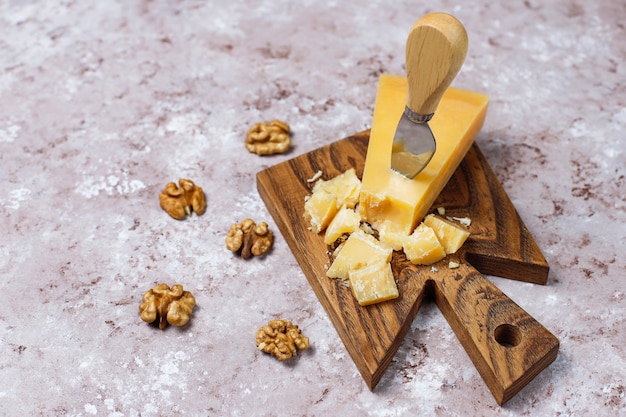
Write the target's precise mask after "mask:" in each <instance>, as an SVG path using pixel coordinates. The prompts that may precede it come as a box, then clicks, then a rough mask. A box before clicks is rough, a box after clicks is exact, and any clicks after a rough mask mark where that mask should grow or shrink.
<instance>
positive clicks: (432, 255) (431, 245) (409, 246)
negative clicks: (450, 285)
mask: <svg viewBox="0 0 626 417" xmlns="http://www.w3.org/2000/svg"><path fill="white" fill-rule="evenodd" d="M403 250H404V253H405V254H406V257H407V258H408V259H409V260H410V261H411V262H413V263H414V264H416V265H430V264H433V263H435V262H437V261H440V260H442V259H443V258H445V256H446V251H445V249H444V247H443V245H442V244H441V243H440V242H439V239H438V238H437V235H436V234H435V231H434V230H433V229H431V228H430V227H428V226H427V225H425V224H424V223H420V224H419V226H417V227H416V228H415V230H414V231H413V233H411V235H410V236H407V237H405V238H404V239H403Z"/></svg>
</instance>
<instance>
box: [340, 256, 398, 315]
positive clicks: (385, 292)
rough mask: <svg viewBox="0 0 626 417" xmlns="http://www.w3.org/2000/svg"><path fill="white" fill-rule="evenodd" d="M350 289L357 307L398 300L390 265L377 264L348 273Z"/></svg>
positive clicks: (386, 263)
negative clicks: (357, 303)
mask: <svg viewBox="0 0 626 417" xmlns="http://www.w3.org/2000/svg"><path fill="white" fill-rule="evenodd" d="M349 279H350V288H351V289H352V294H353V295H354V298H356V299H357V301H358V302H359V305H361V306H367V305H370V304H375V303H380V302H383V301H387V300H392V299H394V298H398V296H399V293H398V286H397V285H396V281H395V280H394V278H393V272H392V271H391V264H390V263H389V262H382V261H381V262H378V263H374V264H371V265H367V266H364V267H362V268H359V269H355V270H352V271H350V272H349Z"/></svg>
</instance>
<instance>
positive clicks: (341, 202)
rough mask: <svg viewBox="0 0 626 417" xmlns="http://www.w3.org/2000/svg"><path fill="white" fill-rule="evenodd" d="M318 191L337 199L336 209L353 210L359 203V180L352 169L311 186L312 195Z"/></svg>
mask: <svg viewBox="0 0 626 417" xmlns="http://www.w3.org/2000/svg"><path fill="white" fill-rule="evenodd" d="M320 190H323V191H326V192H327V193H329V194H332V195H334V196H335V197H336V198H337V209H339V208H340V207H341V206H346V207H349V208H354V207H355V206H356V203H358V202H359V193H360V192H361V180H359V178H358V177H357V176H356V171H355V170H354V168H350V169H348V170H346V171H344V172H343V173H341V174H339V175H337V176H336V177H333V178H331V179H329V180H327V181H317V182H316V183H315V185H314V186H313V193H314V194H315V193H316V192H318V191H320Z"/></svg>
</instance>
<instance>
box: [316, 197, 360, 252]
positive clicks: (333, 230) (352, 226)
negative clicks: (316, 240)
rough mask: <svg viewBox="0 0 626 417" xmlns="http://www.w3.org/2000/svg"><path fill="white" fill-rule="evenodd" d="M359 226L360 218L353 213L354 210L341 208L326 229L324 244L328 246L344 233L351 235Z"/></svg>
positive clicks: (357, 214)
mask: <svg viewBox="0 0 626 417" xmlns="http://www.w3.org/2000/svg"><path fill="white" fill-rule="evenodd" d="M360 225H361V216H360V215H359V213H357V212H356V211H354V209H351V208H348V207H346V206H342V207H341V208H340V209H339V211H338V212H337V214H335V217H333V219H332V220H331V221H330V224H329V225H328V227H326V233H325V234H324V243H326V244H327V245H330V244H332V243H333V242H334V241H336V240H337V239H339V238H340V237H341V236H342V235H344V234H345V233H352V232H354V231H356V230H359V226H360Z"/></svg>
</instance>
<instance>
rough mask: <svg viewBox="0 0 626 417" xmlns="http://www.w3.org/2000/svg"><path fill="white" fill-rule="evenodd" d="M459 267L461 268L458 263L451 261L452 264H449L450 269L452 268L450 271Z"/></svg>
mask: <svg viewBox="0 0 626 417" xmlns="http://www.w3.org/2000/svg"><path fill="white" fill-rule="evenodd" d="M459 266H460V264H459V263H458V262H454V261H450V263H448V268H450V269H456V268H458V267H459Z"/></svg>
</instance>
